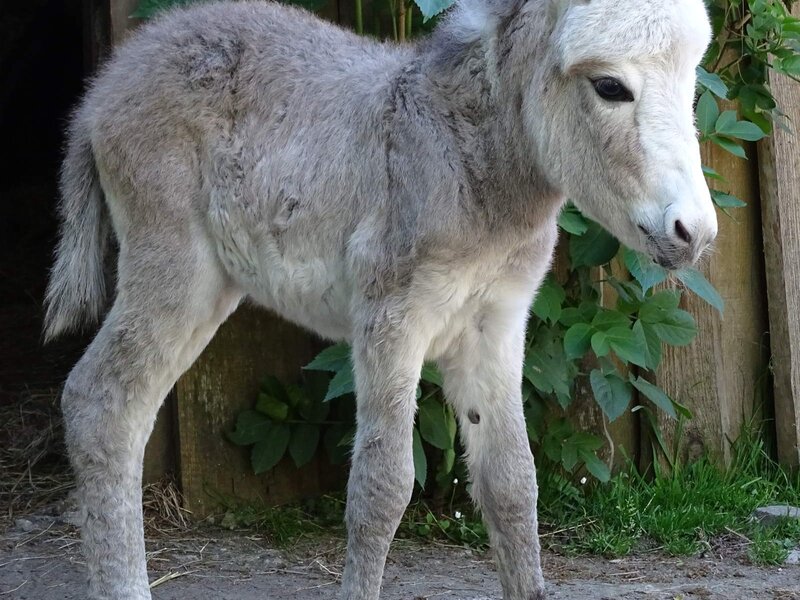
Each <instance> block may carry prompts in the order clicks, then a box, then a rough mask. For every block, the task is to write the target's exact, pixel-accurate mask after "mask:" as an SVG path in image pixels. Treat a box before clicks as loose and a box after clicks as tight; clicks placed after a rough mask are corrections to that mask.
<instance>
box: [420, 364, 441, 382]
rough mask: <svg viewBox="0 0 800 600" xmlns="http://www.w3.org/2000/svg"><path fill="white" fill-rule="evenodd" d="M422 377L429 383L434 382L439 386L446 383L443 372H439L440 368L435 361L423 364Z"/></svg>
mask: <svg viewBox="0 0 800 600" xmlns="http://www.w3.org/2000/svg"><path fill="white" fill-rule="evenodd" d="M420 378H421V379H422V380H423V381H427V382H428V383H432V384H433V385H435V386H438V387H442V386H443V385H444V380H443V379H442V374H441V373H439V369H438V368H436V365H435V364H433V363H425V364H424V365H422V373H421V375H420Z"/></svg>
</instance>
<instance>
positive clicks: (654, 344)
mask: <svg viewBox="0 0 800 600" xmlns="http://www.w3.org/2000/svg"><path fill="white" fill-rule="evenodd" d="M633 330H634V331H636V332H637V333H638V332H641V335H642V336H644V340H645V343H646V345H647V368H648V369H650V370H652V371H655V370H656V369H657V368H658V365H659V364H661V339H660V338H659V337H658V335H657V334H656V332H655V331H653V326H652V325H650V324H649V323H645V322H644V321H641V320H639V321H636V323H634V324H633Z"/></svg>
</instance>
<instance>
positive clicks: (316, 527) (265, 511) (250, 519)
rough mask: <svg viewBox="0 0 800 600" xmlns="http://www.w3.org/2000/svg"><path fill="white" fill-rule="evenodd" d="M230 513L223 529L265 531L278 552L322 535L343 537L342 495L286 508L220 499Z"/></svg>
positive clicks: (225, 517)
mask: <svg viewBox="0 0 800 600" xmlns="http://www.w3.org/2000/svg"><path fill="white" fill-rule="evenodd" d="M221 500H222V501H223V503H224V504H225V506H226V508H227V510H226V512H225V514H224V516H223V518H222V521H221V522H220V525H221V526H222V527H226V528H228V529H238V528H240V527H250V528H254V529H257V530H258V531H263V532H264V533H265V534H266V535H268V536H269V538H270V539H271V540H272V542H273V543H274V544H275V545H276V546H277V547H278V548H287V547H289V546H293V545H296V544H297V543H298V542H299V541H300V540H301V539H304V538H313V537H317V536H320V535H331V534H334V535H336V534H339V535H342V536H343V535H344V506H345V501H344V497H343V496H342V495H326V496H322V497H320V498H314V499H310V500H307V501H306V502H303V503H301V504H293V505H287V506H259V505H253V504H241V503H236V502H233V501H230V500H225V499H221Z"/></svg>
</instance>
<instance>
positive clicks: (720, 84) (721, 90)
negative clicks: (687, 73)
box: [697, 67, 728, 100]
mask: <svg viewBox="0 0 800 600" xmlns="http://www.w3.org/2000/svg"><path fill="white" fill-rule="evenodd" d="M697 83H699V84H700V85H701V86H703V87H704V88H706V89H707V90H708V91H710V92H711V93H713V94H714V95H715V96H719V97H720V98H722V99H723V100H724V99H725V98H727V97H728V86H727V85H725V82H724V81H722V78H721V77H720V76H719V75H717V74H716V73H709V72H708V71H706V70H705V69H704V68H703V67H697Z"/></svg>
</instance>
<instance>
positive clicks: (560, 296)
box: [532, 277, 567, 323]
mask: <svg viewBox="0 0 800 600" xmlns="http://www.w3.org/2000/svg"><path fill="white" fill-rule="evenodd" d="M566 297H567V295H566V292H564V288H562V287H561V286H560V285H559V284H558V282H557V281H556V280H555V279H553V278H552V277H548V278H547V279H546V280H545V281H544V283H543V284H542V286H541V287H540V288H539V291H538V293H537V294H536V299H535V300H534V302H533V308H532V310H533V314H535V315H536V316H537V317H539V318H540V319H541V320H542V321H550V322H551V323H555V322H556V321H558V319H559V317H560V316H561V305H562V304H563V303H564V299H565V298H566Z"/></svg>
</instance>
